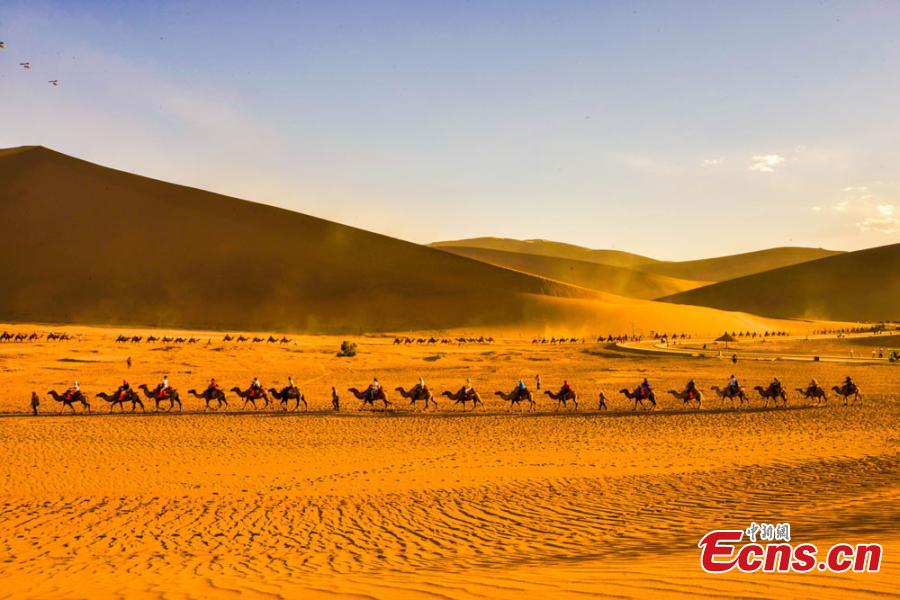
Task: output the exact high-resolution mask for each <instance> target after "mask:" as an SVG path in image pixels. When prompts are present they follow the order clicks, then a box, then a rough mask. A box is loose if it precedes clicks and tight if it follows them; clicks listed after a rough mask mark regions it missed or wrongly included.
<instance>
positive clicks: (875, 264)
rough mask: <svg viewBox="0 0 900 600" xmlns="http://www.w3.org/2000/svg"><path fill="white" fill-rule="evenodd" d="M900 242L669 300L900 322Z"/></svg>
mask: <svg viewBox="0 0 900 600" xmlns="http://www.w3.org/2000/svg"><path fill="white" fill-rule="evenodd" d="M898 297H900V244H892V245H890V246H881V247H878V248H869V249H867V250H859V251H857V252H849V253H846V254H839V255H836V256H830V257H826V258H822V259H818V260H815V261H811V262H806V263H802V264H798V265H793V266H789V267H784V268H781V269H775V270H772V271H766V272H764V273H758V274H755V275H750V276H747V277H741V278H739V279H733V280H730V281H723V282H720V283H716V284H712V285H709V286H705V287H701V288H697V289H694V290H689V291H686V292H681V293H678V294H674V295H672V296H669V297H667V298H664V299H663V300H665V301H666V302H675V303H680V304H695V305H701V306H711V307H716V308H721V309H725V310H743V311H749V312H752V313H755V314H761V315H769V316H773V317H782V318H803V319H840V320H856V321H863V320H869V321H879V320H900V303H898V302H897V298H898Z"/></svg>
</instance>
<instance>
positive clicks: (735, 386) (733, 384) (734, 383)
mask: <svg viewBox="0 0 900 600" xmlns="http://www.w3.org/2000/svg"><path fill="white" fill-rule="evenodd" d="M728 388H729V389H730V390H731V392H732V393H733V394H737V393H738V392H739V391H741V384H739V383H738V380H737V377H735V376H734V373H732V374H731V377H729V378H728Z"/></svg>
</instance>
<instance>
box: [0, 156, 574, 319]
mask: <svg viewBox="0 0 900 600" xmlns="http://www.w3.org/2000/svg"><path fill="white" fill-rule="evenodd" d="M0 222H2V223H4V224H5V227H4V235H3V236H0V255H2V256H3V257H4V260H3V261H2V263H0V279H2V281H3V287H4V293H3V294H2V295H0V319H5V320H13V321H26V320H30V321H44V322H47V321H52V322H70V323H71V322H82V323H107V324H134V325H159V326H181V327H209V328H239V329H278V330H305V331H334V332H337V331H351V332H352V331H359V330H368V331H373V330H386V329H391V330H399V329H411V328H432V327H461V326H469V325H472V326H475V325H483V324H493V323H506V322H511V321H520V320H521V319H522V318H523V316H524V314H525V313H526V310H527V305H528V304H530V303H533V300H532V299H531V298H532V297H541V296H560V297H578V298H589V297H591V296H592V292H590V291H589V290H585V289H580V288H574V287H570V286H566V285H564V284H560V283H557V282H551V281H547V280H545V279H541V278H537V277H533V276H530V275H526V274H522V273H518V272H514V271H510V270H506V269H501V268H498V267H494V266H491V265H487V264H484V263H481V262H477V261H473V260H469V259H466V258H462V257H458V256H454V255H451V254H448V253H446V252H441V251H439V250H435V249H432V248H428V247H425V246H419V245H416V244H412V243H408V242H404V241H400V240H396V239H392V238H389V237H385V236H382V235H377V234H374V233H370V232H366V231H362V230H359V229H355V228H352V227H347V226H344V225H339V224H337V223H333V222H329V221H325V220H322V219H317V218H314V217H310V216H307V215H303V214H298V213H294V212H290V211H287V210H283V209H279V208H274V207H271V206H266V205H262V204H256V203H252V202H247V201H244V200H238V199H235V198H230V197H226V196H221V195H218V194H213V193H209V192H205V191H201V190H197V189H193V188H188V187H183V186H179V185H174V184H170V183H165V182H162V181H157V180H153V179H149V178H145V177H140V176H137V175H133V174H129V173H124V172H121V171H116V170H113V169H109V168H105V167H101V166H98V165H95V164H91V163H88V162H85V161H82V160H78V159H75V158H72V157H69V156H66V155H63V154H60V153H57V152H54V151H51V150H48V149H46V148H42V147H29V148H20V149H11V150H7V151H3V153H2V154H0Z"/></svg>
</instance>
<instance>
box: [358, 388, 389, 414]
mask: <svg viewBox="0 0 900 600" xmlns="http://www.w3.org/2000/svg"><path fill="white" fill-rule="evenodd" d="M370 390H371V388H366V391H364V392H361V391H359V390H358V389H356V388H355V387H352V388H347V391H348V392H350V393H351V394H353V395H354V396H356V398H357V399H358V400H362V401H363V403H362V404H361V405H360V407H359V410H362V409H364V408H365V407H366V405H367V404H369V405H371V406H372V410H375V401H376V400H380V401H381V402H383V403H384V410H387V407H388V406H390V405H391V402H390V400H388V399H387V395H386V394H385V393H384V388H378V391H377V392H375V393H374V394H371V393H370Z"/></svg>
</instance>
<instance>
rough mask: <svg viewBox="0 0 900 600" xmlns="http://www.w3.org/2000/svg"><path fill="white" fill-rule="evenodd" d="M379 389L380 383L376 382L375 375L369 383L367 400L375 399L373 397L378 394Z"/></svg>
mask: <svg viewBox="0 0 900 600" xmlns="http://www.w3.org/2000/svg"><path fill="white" fill-rule="evenodd" d="M380 390H381V384H380V383H379V382H378V378H377V377H375V378H373V379H372V383H371V384H370V385H369V400H375V397H376V396H378V392H379V391H380Z"/></svg>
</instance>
